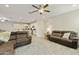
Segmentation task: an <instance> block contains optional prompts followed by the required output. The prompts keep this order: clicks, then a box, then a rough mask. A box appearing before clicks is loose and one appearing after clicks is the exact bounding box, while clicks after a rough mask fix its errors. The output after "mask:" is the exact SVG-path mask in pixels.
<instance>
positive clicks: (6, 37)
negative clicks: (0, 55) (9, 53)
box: [0, 32, 11, 42]
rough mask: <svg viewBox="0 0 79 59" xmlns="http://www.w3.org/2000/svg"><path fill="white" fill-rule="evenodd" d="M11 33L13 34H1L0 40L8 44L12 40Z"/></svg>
mask: <svg viewBox="0 0 79 59" xmlns="http://www.w3.org/2000/svg"><path fill="white" fill-rule="evenodd" d="M10 33H11V32H1V33H0V40H1V41H4V42H8V40H9V38H10Z"/></svg>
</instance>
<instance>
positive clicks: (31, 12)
mask: <svg viewBox="0 0 79 59" xmlns="http://www.w3.org/2000/svg"><path fill="white" fill-rule="evenodd" d="M37 11H38V10H35V11H32V12H29V13H30V14H32V13H34V12H37Z"/></svg>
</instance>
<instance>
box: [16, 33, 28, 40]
mask: <svg viewBox="0 0 79 59" xmlns="http://www.w3.org/2000/svg"><path fill="white" fill-rule="evenodd" d="M26 37H27V36H26V34H18V35H17V39H18V38H26Z"/></svg>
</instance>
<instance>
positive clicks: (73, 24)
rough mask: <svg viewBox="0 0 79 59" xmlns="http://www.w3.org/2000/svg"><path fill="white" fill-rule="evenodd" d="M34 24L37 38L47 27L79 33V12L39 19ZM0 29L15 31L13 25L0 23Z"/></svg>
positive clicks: (42, 34)
mask: <svg viewBox="0 0 79 59" xmlns="http://www.w3.org/2000/svg"><path fill="white" fill-rule="evenodd" d="M38 20H39V21H38V22H36V23H35V24H33V25H35V27H36V34H37V36H44V33H45V32H46V31H47V29H48V27H50V26H51V27H52V30H72V31H76V32H78V33H79V10H76V11H73V12H69V13H66V14H62V15H59V16H56V17H49V18H43V19H42V18H41V19H38ZM0 29H5V30H8V31H13V30H15V29H14V27H13V24H8V23H1V22H0Z"/></svg>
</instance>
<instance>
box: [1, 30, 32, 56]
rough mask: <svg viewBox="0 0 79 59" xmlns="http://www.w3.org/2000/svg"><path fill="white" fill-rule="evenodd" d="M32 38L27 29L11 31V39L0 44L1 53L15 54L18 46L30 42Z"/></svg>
mask: <svg viewBox="0 0 79 59" xmlns="http://www.w3.org/2000/svg"><path fill="white" fill-rule="evenodd" d="M31 39H32V37H31V36H29V33H28V32H27V31H17V32H11V36H10V39H9V41H8V42H6V43H3V42H2V43H1V44H0V54H1V55H3V54H4V55H6V54H14V52H15V49H16V48H17V47H20V46H23V45H27V44H30V43H31Z"/></svg>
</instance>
